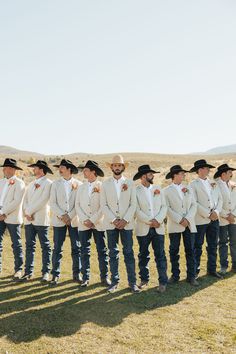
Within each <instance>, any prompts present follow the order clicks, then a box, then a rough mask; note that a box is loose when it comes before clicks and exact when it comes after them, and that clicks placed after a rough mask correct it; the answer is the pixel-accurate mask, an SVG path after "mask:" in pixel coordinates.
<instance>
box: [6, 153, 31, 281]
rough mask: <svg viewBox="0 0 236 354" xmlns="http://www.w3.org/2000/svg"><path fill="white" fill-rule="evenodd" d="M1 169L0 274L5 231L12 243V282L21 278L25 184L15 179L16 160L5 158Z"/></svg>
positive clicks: (17, 167)
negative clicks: (13, 272)
mask: <svg viewBox="0 0 236 354" xmlns="http://www.w3.org/2000/svg"><path fill="white" fill-rule="evenodd" d="M0 167H3V174H4V178H3V179H1V180H0V273H1V271H2V242H3V235H4V233H5V230H6V229H7V230H8V232H9V234H10V236H11V241H12V249H13V254H14V261H15V274H14V276H13V279H14V280H19V279H20V278H21V276H22V273H21V271H22V266H23V251H22V242H21V224H22V222H23V216H22V200H23V196H24V192H25V183H24V182H23V181H22V180H21V179H20V178H18V177H16V171H17V170H20V171H22V168H20V167H19V166H17V163H16V160H14V159H11V158H6V159H5V161H4V164H3V165H2V166H0Z"/></svg>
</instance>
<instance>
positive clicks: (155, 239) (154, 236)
mask: <svg viewBox="0 0 236 354" xmlns="http://www.w3.org/2000/svg"><path fill="white" fill-rule="evenodd" d="M137 240H138V243H139V255H138V259H139V263H138V265H139V275H140V279H141V281H145V282H148V281H149V267H148V263H149V260H150V252H149V245H150V243H151V244H152V248H153V251H154V256H155V262H156V267H157V271H158V275H159V279H158V280H159V283H160V284H162V285H166V284H167V280H168V278H167V274H166V271H167V261H166V255H165V249H164V245H165V244H164V242H165V236H164V235H159V234H158V233H157V232H156V230H155V228H150V230H149V232H148V234H147V235H146V236H137Z"/></svg>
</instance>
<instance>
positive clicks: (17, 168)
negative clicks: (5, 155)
mask: <svg viewBox="0 0 236 354" xmlns="http://www.w3.org/2000/svg"><path fill="white" fill-rule="evenodd" d="M0 167H12V168H15V169H16V170H19V171H23V169H22V168H20V167H19V166H12V165H11V164H4V165H1V166H0Z"/></svg>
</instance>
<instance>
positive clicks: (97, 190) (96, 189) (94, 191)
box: [92, 187, 100, 193]
mask: <svg viewBox="0 0 236 354" xmlns="http://www.w3.org/2000/svg"><path fill="white" fill-rule="evenodd" d="M92 193H100V189H99V188H98V187H94V188H93V191H92Z"/></svg>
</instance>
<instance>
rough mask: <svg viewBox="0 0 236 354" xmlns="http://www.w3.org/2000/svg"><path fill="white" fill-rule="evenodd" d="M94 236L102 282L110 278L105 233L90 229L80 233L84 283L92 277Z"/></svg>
mask: <svg viewBox="0 0 236 354" xmlns="http://www.w3.org/2000/svg"><path fill="white" fill-rule="evenodd" d="M92 235H93V237H94V241H95V244H96V248H97V253H98V263H99V269H100V278H101V280H103V279H106V278H107V277H108V255H107V248H106V244H105V233H104V231H98V230H96V229H90V230H85V231H79V239H80V242H81V261H82V274H83V280H84V281H85V280H89V277H90V252H91V238H92Z"/></svg>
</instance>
